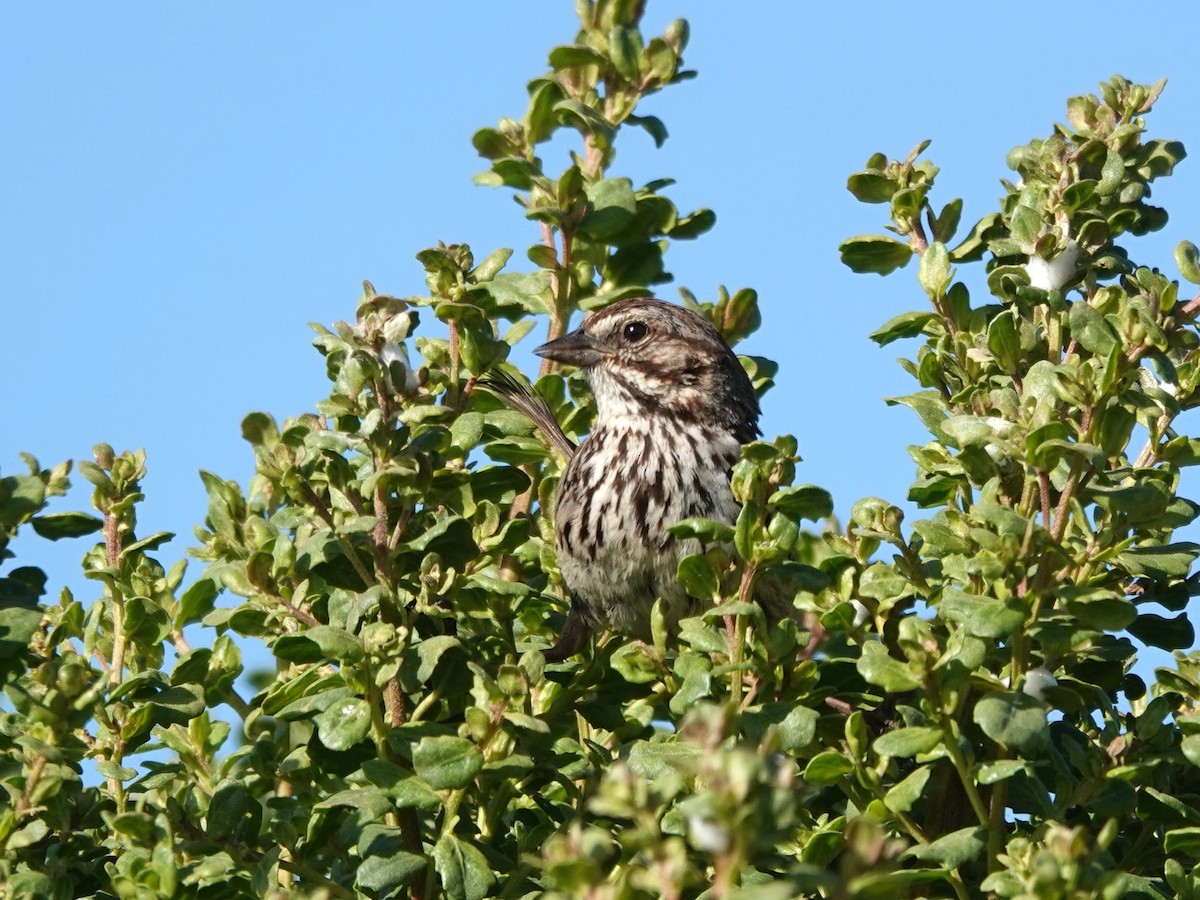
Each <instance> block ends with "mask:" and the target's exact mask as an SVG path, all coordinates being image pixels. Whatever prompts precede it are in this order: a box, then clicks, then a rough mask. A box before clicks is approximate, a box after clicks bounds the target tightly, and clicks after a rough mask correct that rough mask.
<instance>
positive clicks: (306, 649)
mask: <svg viewBox="0 0 1200 900" xmlns="http://www.w3.org/2000/svg"><path fill="white" fill-rule="evenodd" d="M271 649H272V650H273V651H274V652H275V655H276V656H277V657H279V658H280V659H285V660H288V661H289V662H307V663H312V662H322V661H324V660H327V659H336V660H340V661H341V662H349V663H354V662H358V661H359V660H361V659H362V658H363V646H362V644H361V643H360V642H359V640H358V638H356V637H355V636H354V635H352V634H350V633H349V632H348V631H346V630H344V629H342V628H334V627H332V626H330V625H314V626H313V627H312V628H309V629H306V630H305V631H302V632H300V633H298V634H285V635H283V636H281V637H280V638H278V639H277V640H276V641H275V643H274V645H273V646H272V648H271Z"/></svg>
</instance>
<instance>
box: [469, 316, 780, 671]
mask: <svg viewBox="0 0 1200 900" xmlns="http://www.w3.org/2000/svg"><path fill="white" fill-rule="evenodd" d="M533 352H534V353H535V354H537V355H538V356H540V357H542V358H544V359H549V360H553V361H554V362H556V363H559V364H562V365H569V366H577V367H578V368H580V369H581V370H582V371H583V374H584V377H585V378H586V380H587V383H588V386H589V388H590V389H591V392H592V396H593V397H594V399H595V406H596V415H595V420H594V425H593V428H592V430H591V432H590V433H589V434H588V435H587V436H586V437H585V438H584V439H583V441H582V442H581V443H580V444H579V446H578V447H577V448H576V447H575V445H574V444H573V442H572V441H571V440H570V439H569V438H568V437H567V436H566V435H565V434H563V432H562V429H561V427H560V426H559V424H558V422H557V421H556V420H555V418H554V415H553V413H552V412H551V411H550V409H549V407H548V406H546V404H545V403H544V402H543V401H541V399H540V398H539V397H537V396H536V395H534V394H532V393H531V392H529V390H528V389H523V388H522V387H521V386H520V385H519V384H518V383H517V382H515V381H514V380H513V379H511V378H510V377H501V378H498V379H492V380H491V382H490V386H491V387H492V388H493V389H494V390H496V391H497V393H499V394H501V395H502V396H503V397H504V398H505V399H506V400H507V401H508V402H509V403H510V405H512V406H513V407H514V408H516V409H518V410H520V411H522V412H524V413H525V414H526V415H527V416H529V417H530V418H531V419H532V420H533V422H534V424H535V425H537V426H538V428H539V430H540V431H541V432H542V433H543V434H544V435H545V436H546V438H547V440H548V442H549V443H550V444H551V445H552V446H553V447H555V448H556V449H557V450H558V451H560V452H561V453H562V454H563V455H564V456H565V457H567V458H568V459H569V461H568V463H567V467H566V471H565V472H564V473H563V475H562V477H561V479H560V480H559V484H558V491H557V495H556V498H555V509H554V522H555V549H556V555H557V559H558V567H559V572H560V574H561V576H562V580H563V582H564V584H565V586H566V588H567V590H568V592H569V594H570V598H571V600H570V610H569V612H568V614H567V618H566V622H565V624H564V625H563V628H562V630H561V632H560V634H559V637H558V640H557V641H556V642H555V644H554V646H553V647H551V648H549V649H547V650H545V651H543V655H544V656H545V658H546V660H547V661H550V662H560V661H563V660H565V659H567V658H568V657H570V656H573V655H575V654H576V653H578V652H580V651H581V650H582V649H583V647H584V646H585V645H586V643H587V641H588V640H589V638H590V637H591V635H592V634H593V633H595V632H596V631H598V630H600V629H602V628H610V629H612V630H614V631H617V632H620V633H622V634H624V635H627V636H629V637H632V638H636V639H641V640H649V639H650V613H651V609H652V607H653V605H654V603H655V600H656V599H658V598H661V600H662V602H663V603H664V606H665V614H666V618H667V620H668V622H675V621H678V619H680V618H682V617H684V616H685V615H689V614H692V613H694V612H696V611H698V608H699V606H700V604H699V601H697V600H696V599H695V598H691V597H689V596H688V595H687V592H686V590H685V589H684V588H683V586H682V585H681V584H680V582H679V580H678V577H677V574H676V573H677V570H678V565H679V560H680V559H681V558H683V557H684V556H686V555H688V554H692V553H698V552H701V549H702V548H701V546H700V542H699V541H698V540H697V539H679V538H676V537H675V536H674V535H672V534H671V533H670V532H669V531H668V528H669V527H670V526H671V525H673V524H675V523H676V522H679V521H681V520H683V519H687V518H690V517H703V518H708V519H713V520H716V521H719V522H723V523H726V524H733V523H734V521H735V520H736V519H737V516H738V512H739V510H740V506H739V504H738V502H737V500H736V499H735V498H734V496H733V491H732V488H731V486H730V472H731V469H732V467H733V465H734V464H735V463H736V462H737V460H738V459H739V458H740V456H741V448H742V445H743V444H746V443H748V442H750V441H753V440H754V439H755V438H757V437H758V436H759V435H760V434H761V431H760V429H759V425H758V420H759V416H760V414H761V411H760V408H759V403H758V398H757V397H756V396H755V393H754V388H753V386H752V384H751V383H750V379H749V377H748V376H747V375H746V372H745V370H744V369H743V368H742V365H741V363H740V362H738V359H737V357H736V356H735V355H734V353H733V351H732V350H731V349H730V348H729V345H728V344H727V343H726V342H725V340H724V338H722V336H721V334H720V332H719V331H717V329H716V328H715V327H713V325H712V324H711V323H710V322H709V321H708V320H706V319H705V318H703V317H702V316H700V315H699V314H697V313H695V312H692V311H691V310H689V309H686V308H684V307H681V306H677V305H675V304H672V303H667V302H664V301H662V300H656V299H653V298H649V297H639V298H633V299H627V300H621V301H618V302H616V303H613V304H611V305H610V306H607V307H605V308H604V309H602V310H600V311H598V312H595V313H593V314H591V315H589V316H588V317H587V318H585V319H584V321H583V323H582V325H580V327H579V328H577V329H576V330H574V331H572V332H570V333H568V334H565V335H563V336H561V337H558V338H555V339H554V340H551V341H549V342H547V343H545V344H542V345H541V346H540V347H537V348H536V349H535V350H534V351H533Z"/></svg>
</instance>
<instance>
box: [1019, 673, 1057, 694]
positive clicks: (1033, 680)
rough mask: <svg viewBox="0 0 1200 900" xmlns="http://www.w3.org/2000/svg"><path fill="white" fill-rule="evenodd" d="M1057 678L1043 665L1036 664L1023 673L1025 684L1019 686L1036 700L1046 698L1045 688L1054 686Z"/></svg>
mask: <svg viewBox="0 0 1200 900" xmlns="http://www.w3.org/2000/svg"><path fill="white" fill-rule="evenodd" d="M1057 685H1058V679H1057V678H1055V677H1054V676H1053V675H1052V674H1051V673H1050V670H1049V669H1047V668H1046V667H1045V666H1038V667H1037V668H1036V669H1030V670H1029V671H1028V672H1026V673H1025V685H1024V686H1023V687H1022V688H1021V690H1022V691H1024V692H1025V693H1026V694H1028V695H1029V696H1030V697H1034V698H1036V699H1038V700H1043V701H1044V700H1045V699H1046V690H1047V688H1052V687H1056V686H1057Z"/></svg>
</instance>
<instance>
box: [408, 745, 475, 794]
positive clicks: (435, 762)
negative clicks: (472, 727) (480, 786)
mask: <svg viewBox="0 0 1200 900" xmlns="http://www.w3.org/2000/svg"><path fill="white" fill-rule="evenodd" d="M482 768H483V754H482V753H480V752H479V748H478V747H476V746H475V745H474V744H472V743H471V742H470V741H468V740H467V739H466V738H460V737H452V736H442V737H424V738H422V739H421V742H420V743H419V744H417V746H416V747H414V748H413V769H415V770H416V773H417V775H419V776H420V777H421V778H423V779H424V780H425V782H426V783H427V784H428V785H429V786H430V787H431V788H433V789H434V790H435V791H442V790H448V789H451V788H460V787H466V785H467V784H469V783H470V781H471V779H472V778H474V777H475V776H476V775H478V774H479V770H480V769H482Z"/></svg>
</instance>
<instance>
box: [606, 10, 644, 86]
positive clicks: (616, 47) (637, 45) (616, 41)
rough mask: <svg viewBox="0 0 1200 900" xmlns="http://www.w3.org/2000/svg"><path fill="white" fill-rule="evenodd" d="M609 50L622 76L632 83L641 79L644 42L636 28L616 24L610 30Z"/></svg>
mask: <svg viewBox="0 0 1200 900" xmlns="http://www.w3.org/2000/svg"><path fill="white" fill-rule="evenodd" d="M608 52H609V56H610V57H611V58H612V61H613V66H614V67H615V68H616V70H617V72H618V73H619V74H620V76H621V77H622V78H624V79H625V80H626V81H628V82H629V83H630V84H638V83H639V82H640V81H641V57H642V42H641V38H640V37H639V35H638V33H637V29H636V28H629V27H627V26H625V25H614V26H613V27H612V28H611V29H610V30H609V32H608Z"/></svg>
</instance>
